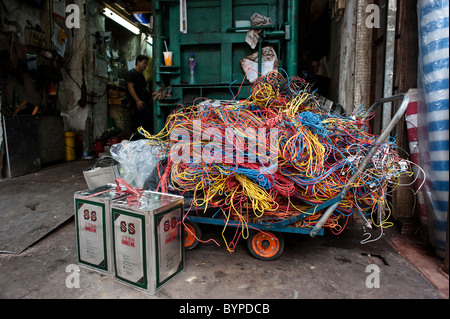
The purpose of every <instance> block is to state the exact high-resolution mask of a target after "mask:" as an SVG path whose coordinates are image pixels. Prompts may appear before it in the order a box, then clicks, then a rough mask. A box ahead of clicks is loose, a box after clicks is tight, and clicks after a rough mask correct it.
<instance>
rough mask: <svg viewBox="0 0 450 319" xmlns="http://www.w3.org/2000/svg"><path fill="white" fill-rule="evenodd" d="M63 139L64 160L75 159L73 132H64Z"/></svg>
mask: <svg viewBox="0 0 450 319" xmlns="http://www.w3.org/2000/svg"><path fill="white" fill-rule="evenodd" d="M64 139H65V142H66V161H67V162H70V161H74V160H75V132H65V133H64Z"/></svg>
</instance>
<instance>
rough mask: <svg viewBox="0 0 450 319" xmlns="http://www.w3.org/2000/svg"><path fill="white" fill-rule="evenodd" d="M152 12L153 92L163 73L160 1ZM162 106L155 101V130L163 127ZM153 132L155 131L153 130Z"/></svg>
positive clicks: (158, 86)
mask: <svg viewBox="0 0 450 319" xmlns="http://www.w3.org/2000/svg"><path fill="white" fill-rule="evenodd" d="M152 13H153V34H155V37H154V39H153V45H152V50H153V52H152V54H153V83H152V86H153V88H152V89H153V92H156V91H158V90H159V89H160V87H161V75H160V74H159V66H160V65H161V63H162V55H163V49H162V47H163V43H162V41H163V40H162V10H161V7H160V3H159V1H152ZM161 117H162V114H161V107H160V106H159V103H158V102H157V101H155V102H154V103H153V127H154V129H153V130H154V132H159V131H160V130H161V129H162V126H163V125H162V123H161V122H162V121H164V119H162V118H161ZM152 133H153V132H152Z"/></svg>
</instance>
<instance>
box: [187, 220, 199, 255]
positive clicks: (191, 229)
mask: <svg viewBox="0 0 450 319" xmlns="http://www.w3.org/2000/svg"><path fill="white" fill-rule="evenodd" d="M201 237H202V231H201V230H200V226H199V225H198V224H197V223H194V222H186V223H185V224H184V248H186V249H187V250H192V249H194V248H195V247H196V246H197V245H198V239H200V238H201Z"/></svg>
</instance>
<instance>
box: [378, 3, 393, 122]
mask: <svg viewBox="0 0 450 319" xmlns="http://www.w3.org/2000/svg"><path fill="white" fill-rule="evenodd" d="M396 22H397V0H388V13H387V24H386V54H385V64H384V97H389V96H391V95H392V92H393V86H394V85H393V82H394V54H395V28H396ZM391 116H392V102H389V103H385V104H384V106H383V118H382V122H381V129H382V130H384V129H385V128H386V126H387V125H388V124H389V122H390V121H391Z"/></svg>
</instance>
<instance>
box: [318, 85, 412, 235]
mask: <svg viewBox="0 0 450 319" xmlns="http://www.w3.org/2000/svg"><path fill="white" fill-rule="evenodd" d="M400 97H403V101H402V104H401V105H400V107H399V109H398V110H397V112H396V113H395V115H394V116H393V117H392V120H391V121H390V122H389V124H388V125H387V126H386V128H385V130H384V131H383V132H382V133H381V135H380V136H379V137H378V140H377V141H376V143H375V145H374V146H372V148H371V149H370V152H369V154H367V155H366V157H365V158H364V160H363V161H362V162H361V164H360V165H359V166H358V171H359V172H361V171H363V170H364V169H365V168H366V166H367V165H368V164H369V162H370V161H371V159H372V157H373V156H374V155H375V154H376V152H378V150H379V149H380V147H381V144H383V143H384V142H385V141H386V139H387V138H388V136H389V134H391V132H392V130H393V129H394V127H395V126H396V125H397V123H398V121H399V120H400V119H401V118H403V115H404V114H405V112H406V109H407V108H408V104H409V101H410V98H411V93H406V94H400V95H394V96H391V97H390V98H385V99H381V100H378V101H377V102H375V103H374V104H373V105H372V106H371V107H370V109H369V111H372V109H373V108H374V107H375V106H376V105H378V104H381V103H385V102H388V101H392V100H397V99H399V98H400ZM367 114H368V113H367ZM357 178H358V174H357V173H354V174H353V175H352V177H350V180H349V182H348V184H347V186H345V187H344V188H343V189H342V191H341V193H340V195H339V197H340V200H339V201H338V202H336V203H335V204H333V205H332V206H330V207H329V208H328V209H327V210H326V212H325V213H324V214H323V215H322V217H320V219H319V221H318V222H317V224H316V225H315V226H314V228H313V229H312V230H311V232H310V233H309V235H310V236H311V237H313V238H314V237H316V235H317V233H318V232H319V230H321V229H322V227H323V225H324V224H325V223H326V221H327V220H328V218H329V217H330V216H331V214H332V213H333V212H334V210H335V209H336V208H337V207H338V205H339V203H340V201H341V200H343V199H344V198H345V196H346V195H347V193H348V191H349V190H350V189H351V188H352V186H351V185H352V184H353V183H354V182H355V181H356V179H357Z"/></svg>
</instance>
